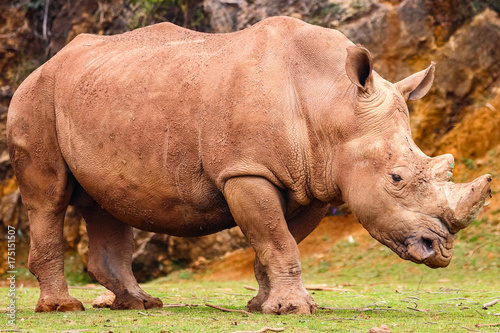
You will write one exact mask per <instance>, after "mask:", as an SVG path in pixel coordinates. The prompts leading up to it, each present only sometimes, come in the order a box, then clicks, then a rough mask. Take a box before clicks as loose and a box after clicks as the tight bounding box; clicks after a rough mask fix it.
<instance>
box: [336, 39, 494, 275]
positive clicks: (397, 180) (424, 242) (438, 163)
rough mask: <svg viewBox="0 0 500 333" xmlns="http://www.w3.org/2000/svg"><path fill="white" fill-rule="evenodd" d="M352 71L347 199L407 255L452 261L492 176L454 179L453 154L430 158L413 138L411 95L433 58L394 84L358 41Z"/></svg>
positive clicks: (422, 84)
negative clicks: (459, 234) (464, 180)
mask: <svg viewBox="0 0 500 333" xmlns="http://www.w3.org/2000/svg"><path fill="white" fill-rule="evenodd" d="M346 72H347V75H348V77H349V79H350V80H351V81H352V83H353V84H354V85H355V86H356V87H354V86H353V89H354V90H356V95H357V96H356V102H355V107H354V118H355V120H354V121H353V122H350V126H352V127H353V128H351V129H350V131H349V132H350V133H352V134H351V135H348V136H346V137H345V139H344V141H343V144H342V145H341V148H340V151H339V152H337V153H338V156H339V157H340V158H339V160H340V161H341V163H342V164H343V165H342V166H341V167H339V168H338V170H341V171H340V172H341V173H342V174H341V175H338V176H337V179H339V180H340V181H339V182H338V186H339V190H340V191H341V193H342V199H343V201H344V202H346V203H347V204H348V205H349V206H350V208H351V210H352V212H353V213H354V215H355V216H356V217H357V218H358V220H359V221H360V223H361V224H362V225H363V226H364V227H365V228H366V229H367V230H368V232H370V234H371V235H372V236H373V237H375V238H376V239H377V240H378V241H380V242H381V243H383V244H385V245H387V246H388V247H389V248H391V249H392V250H393V251H394V252H396V253H397V254H398V255H399V256H400V257H401V258H403V259H408V260H411V261H413V262H416V263H424V264H426V265H427V266H429V267H433V268H436V267H445V266H447V265H448V264H449V262H450V260H451V257H452V253H453V238H454V237H453V235H454V234H455V233H457V232H458V231H459V230H460V229H463V228H465V227H467V226H468V225H469V224H470V223H471V221H472V220H473V219H474V218H475V216H476V215H477V214H478V213H479V210H480V209H481V208H482V207H483V205H484V201H485V199H486V198H487V196H488V195H489V194H490V182H491V176H490V175H484V176H481V177H479V178H477V179H475V180H474V181H472V182H470V183H467V184H454V183H453V182H451V177H452V170H453V167H454V159H453V156H452V155H450V154H446V155H442V156H438V157H434V158H430V157H428V156H426V155H425V154H424V153H423V152H422V151H421V150H420V149H419V148H418V147H417V146H416V144H415V143H414V142H413V140H412V137H411V131H410V123H409V113H408V108H407V106H406V100H408V99H410V100H414V99H419V98H421V97H423V96H424V95H425V94H426V93H427V92H428V90H429V89H430V86H431V84H432V81H433V79H434V64H431V65H430V66H429V67H428V68H427V69H426V70H423V71H421V72H418V73H416V74H413V75H411V76H409V77H407V78H406V79H404V80H402V81H400V82H398V83H396V84H392V83H390V82H388V81H386V80H384V79H383V78H381V77H380V76H379V75H378V74H377V73H376V72H374V71H372V62H371V58H370V54H369V52H368V51H367V50H366V49H364V48H362V47H359V46H352V47H349V48H348V52H347V60H346ZM351 112H352V111H351Z"/></svg>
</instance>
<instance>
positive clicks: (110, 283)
mask: <svg viewBox="0 0 500 333" xmlns="http://www.w3.org/2000/svg"><path fill="white" fill-rule="evenodd" d="M78 208H79V211H80V212H81V214H82V215H83V218H84V219H85V221H86V223H87V233H88V236H89V263H88V270H89V274H90V275H91V276H92V277H93V278H94V279H96V280H97V281H98V282H99V283H100V284H102V285H103V286H104V287H106V288H107V289H109V290H111V291H112V292H113V293H114V294H115V295H116V297H115V300H114V301H113V303H112V304H111V306H110V308H111V309H112V310H126V309H150V308H159V307H163V303H162V301H161V300H160V299H159V298H155V297H152V296H150V295H148V294H147V293H146V292H144V291H143V290H142V289H141V287H139V284H138V283H137V280H136V279H135V277H134V274H133V273H132V254H133V246H134V239H133V233H132V227H130V226H129V225H127V224H125V223H123V222H121V221H119V220H117V219H116V218H114V217H113V216H112V215H111V214H109V213H108V212H107V211H106V210H104V209H103V208H101V207H100V206H99V205H98V204H96V203H94V204H92V205H87V206H84V207H78Z"/></svg>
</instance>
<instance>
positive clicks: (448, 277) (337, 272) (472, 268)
mask: <svg viewBox="0 0 500 333" xmlns="http://www.w3.org/2000/svg"><path fill="white" fill-rule="evenodd" d="M493 218H494V220H493V219H492V218H490V220H488V219H481V220H477V221H475V222H474V223H473V224H472V225H471V227H469V228H468V229H466V230H464V231H462V232H461V233H460V234H459V235H458V236H457V240H456V242H455V255H454V259H453V260H452V263H451V264H450V266H449V267H447V268H445V269H436V270H433V269H429V268H427V267H425V266H422V265H415V264H413V263H410V262H405V261H403V260H401V259H399V258H398V257H397V256H396V255H395V254H394V253H392V252H391V251H390V250H389V249H387V248H386V247H384V246H382V245H380V244H378V243H377V242H376V241H375V240H373V239H371V238H369V237H368V236H362V237H359V236H358V237H354V242H353V241H352V239H351V240H350V241H348V240H344V241H340V242H337V243H332V242H331V241H330V240H329V239H328V238H321V239H320V241H322V242H324V243H325V246H326V248H327V251H326V252H325V253H323V254H319V255H316V256H312V257H309V258H304V259H303V272H304V273H303V276H304V281H305V284H306V285H312V284H315V285H318V284H325V285H328V286H334V287H335V286H343V287H342V288H344V289H345V291H310V293H311V294H312V296H313V297H314V299H315V300H316V302H317V303H318V304H319V305H320V306H321V307H327V308H334V309H335V310H331V309H330V310H327V309H320V310H318V312H317V313H316V314H315V315H312V316H292V315H290V316H270V315H261V314H252V315H247V314H244V313H227V312H222V311H220V310H217V309H214V308H211V307H207V306H205V304H206V303H209V304H213V305H217V306H220V307H224V308H229V309H235V310H236V309H244V307H245V305H246V303H247V301H248V300H249V299H250V298H251V297H252V296H253V295H254V294H255V292H252V291H249V290H246V289H245V288H244V287H243V286H244V285H253V286H256V282H255V281H254V280H250V281H201V280H200V277H206V276H207V272H204V273H203V274H200V273H196V272H191V271H190V270H189V269H183V270H179V271H177V272H175V273H174V274H172V275H170V276H168V277H165V278H160V279H157V280H155V281H153V282H150V283H147V284H144V285H143V289H144V290H146V291H147V292H148V293H150V294H151V295H153V296H155V297H160V298H161V299H162V300H163V302H164V303H165V304H179V303H180V304H190V305H193V306H190V307H165V308H163V309H154V310H143V311H137V310H130V311H111V310H109V309H101V310H99V309H93V308H91V303H92V300H93V298H95V297H96V296H98V295H100V294H101V293H102V292H104V288H102V287H97V288H90V289H88V288H87V289H81V287H79V288H74V287H73V288H71V290H70V292H71V294H72V295H73V296H75V297H77V298H78V299H79V300H81V301H82V302H83V303H84V306H85V308H86V311H85V312H80V313H42V314H39V313H34V312H33V309H34V306H35V304H36V301H37V299H38V295H39V290H38V288H26V287H20V285H19V284H18V288H17V302H18V303H17V321H16V326H14V327H12V328H13V329H17V330H20V331H21V332H81V330H87V332H237V331H257V330H259V329H261V328H263V327H265V326H268V327H273V328H285V332H363V333H366V332H368V330H369V329H370V328H372V327H375V326H377V327H378V326H380V325H382V324H385V325H387V326H389V328H390V329H391V330H392V332H393V333H396V332H419V333H425V332H500V326H479V327H478V326H476V325H494V324H499V325H500V303H498V304H496V305H494V306H492V307H490V308H489V309H487V310H484V309H483V308H482V305H483V304H485V303H488V302H490V301H492V300H494V299H499V298H500V282H499V281H498V280H499V279H498V278H499V276H500V268H499V266H500V224H499V221H498V215H495V216H493ZM84 281H85V280H83V282H84ZM72 283H75V281H72ZM347 289H350V290H347ZM0 295H1V297H0V312H1V313H0V330H1V329H6V328H9V327H11V326H8V323H7V320H8V318H7V314H6V313H5V309H6V306H7V302H8V298H7V297H6V296H7V289H6V288H0ZM79 330H80V331H79Z"/></svg>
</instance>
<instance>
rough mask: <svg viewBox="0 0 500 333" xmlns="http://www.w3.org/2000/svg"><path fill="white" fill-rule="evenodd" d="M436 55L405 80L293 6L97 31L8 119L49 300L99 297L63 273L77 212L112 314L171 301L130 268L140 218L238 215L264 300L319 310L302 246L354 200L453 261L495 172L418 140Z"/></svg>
mask: <svg viewBox="0 0 500 333" xmlns="http://www.w3.org/2000/svg"><path fill="white" fill-rule="evenodd" d="M433 75H434V64H432V65H431V66H430V67H429V68H427V69H426V70H424V71H422V72H419V73H416V74H414V75H412V76H410V77H408V78H406V79H404V80H403V81H401V82H398V83H396V84H392V83H390V82H387V81H386V80H384V79H383V78H381V77H380V76H379V75H378V74H377V73H375V72H374V71H372V61H371V58H370V54H369V52H368V51H367V50H366V49H364V48H362V47H359V46H355V45H354V44H353V43H351V42H350V41H349V40H347V39H346V38H345V36H343V35H342V34H341V33H339V32H337V31H334V30H330V29H324V28H320V27H316V26H312V25H308V24H306V23H304V22H301V21H298V20H294V19H290V18H271V19H267V20H265V21H263V22H261V23H259V24H256V25H255V26H253V27H251V28H249V29H246V30H244V31H241V32H237V33H231V34H201V33H197V32H192V31H188V30H185V29H182V28H179V27H176V26H174V25H172V24H168V23H163V24H158V25H154V26H151V27H147V28H144V29H138V30H135V31H133V32H129V33H125V34H123V35H117V36H108V37H104V36H91V35H81V36H79V37H77V38H76V39H75V40H74V41H73V42H71V43H70V44H69V45H68V46H66V47H65V48H64V49H63V50H61V51H60V52H59V53H58V54H57V55H56V56H55V57H54V58H52V59H51V60H50V61H49V62H47V63H46V64H44V65H43V66H42V67H41V68H39V69H38V70H37V71H35V72H34V73H33V74H32V75H31V76H30V77H28V78H27V79H26V81H25V82H24V83H23V84H22V85H21V86H20V87H19V89H18V90H17V92H16V94H15V96H14V98H13V100H12V103H11V106H10V108H9V115H8V123H7V132H8V144H9V151H10V156H11V160H12V163H13V167H14V170H15V173H16V176H17V179H18V181H19V187H20V190H21V195H22V198H23V202H24V204H25V205H26V207H27V209H28V212H29V219H30V223H31V250H30V259H29V268H30V270H31V272H33V274H34V275H35V276H36V277H37V278H38V280H39V282H40V288H41V295H40V299H39V301H38V305H37V307H36V311H55V310H57V311H71V310H83V306H82V304H81V303H80V302H79V301H78V300H76V299H74V298H73V297H71V296H70V295H69V293H68V288H67V284H66V281H65V279H64V275H63V245H62V244H63V236H62V234H63V233H62V231H63V219H64V212H65V211H66V207H67V206H68V205H69V204H71V205H75V206H76V207H77V208H78V209H79V210H80V212H81V213H82V215H83V216H84V218H85V220H86V222H87V230H88V234H89V264H88V269H89V272H90V274H91V275H92V276H93V277H94V278H95V279H97V281H99V282H100V283H101V284H103V285H104V286H105V287H106V288H108V289H109V290H111V291H112V292H113V293H114V294H115V295H116V298H115V300H114V301H113V303H112V305H111V308H112V309H143V308H151V307H160V306H162V302H161V301H160V300H159V299H157V298H153V297H151V296H150V295H148V294H147V293H145V292H144V291H143V290H142V289H141V288H140V287H139V285H138V284H137V282H136V280H135V278H134V276H133V274H132V270H131V258H132V249H133V236H132V227H136V228H140V229H144V230H150V231H155V232H163V233H169V234H172V235H178V236H198V235H203V234H209V233H213V232H217V231H219V230H223V229H226V228H231V227H233V226H235V225H238V226H239V227H240V228H241V230H242V231H243V233H244V234H245V235H246V237H247V238H248V240H249V242H250V244H251V245H252V246H253V248H254V249H255V252H256V260H255V275H256V278H257V281H258V283H259V292H258V294H257V296H256V297H254V298H253V299H252V300H251V301H250V302H249V304H248V307H249V309H250V310H253V311H262V312H264V313H279V314H285V313H313V312H314V311H315V310H316V308H317V305H316V303H315V302H314V301H313V299H312V298H311V297H310V296H309V294H308V293H307V291H306V290H305V288H304V286H303V283H302V278H301V267H300V258H299V251H298V247H297V244H298V243H299V242H300V241H302V240H303V239H304V238H305V237H306V236H307V235H308V234H309V233H311V232H312V231H313V230H314V229H315V227H316V226H317V225H318V223H319V222H320V220H321V218H322V217H323V216H324V214H325V212H326V210H327V208H328V206H329V204H332V205H340V204H342V203H347V204H348V205H349V207H350V208H351V209H352V211H353V213H354V214H355V215H356V217H357V218H358V219H359V221H360V222H361V223H362V224H363V226H364V227H365V228H366V229H367V230H368V231H369V232H370V233H371V234H372V235H373V236H374V237H375V238H376V239H377V240H379V241H380V242H382V243H383V244H385V245H387V246H389V247H390V248H391V249H392V250H393V251H395V252H396V253H397V254H398V255H399V256H401V257H402V258H404V259H409V260H412V261H414V262H416V263H424V264H426V265H428V266H430V267H444V266H446V265H448V263H449V261H450V259H451V255H452V251H453V234H455V233H456V232H458V231H459V230H460V229H462V228H464V227H466V226H467V225H468V224H469V223H470V222H471V221H472V219H473V218H474V216H475V215H476V214H477V213H478V211H479V209H480V208H481V207H482V205H483V203H484V200H485V198H486V197H487V195H488V194H489V191H490V190H489V182H490V181H491V177H490V176H489V175H485V176H482V177H479V178H477V179H476V180H474V181H473V182H471V183H468V184H453V183H452V182H450V177H451V170H452V168H453V157H452V156H451V155H444V156H440V157H435V158H429V157H428V156H426V155H425V154H423V153H422V152H421V151H420V150H419V149H418V147H417V146H416V145H415V143H414V142H413V141H412V138H411V133H410V125H409V115H408V109H407V107H406V104H405V102H406V100H407V99H418V98H421V97H422V96H423V95H424V94H425V93H426V92H427V91H428V90H429V88H430V86H431V83H432V80H433Z"/></svg>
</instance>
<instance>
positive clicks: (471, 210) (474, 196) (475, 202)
mask: <svg viewBox="0 0 500 333" xmlns="http://www.w3.org/2000/svg"><path fill="white" fill-rule="evenodd" d="M490 183H491V176H490V175H483V176H481V177H478V178H476V179H475V180H473V181H472V182H470V183H465V184H452V183H450V184H449V185H448V186H447V187H446V188H445V190H444V192H445V196H446V200H447V205H448V209H446V213H445V214H444V216H443V219H444V220H445V222H446V224H447V225H448V228H449V229H450V232H451V233H452V234H456V233H457V232H458V231H459V230H461V229H464V228H466V227H468V226H469V225H470V224H471V222H472V221H473V220H474V218H475V217H476V216H477V214H478V213H479V211H480V210H481V208H482V207H483V206H484V202H485V200H486V198H487V197H488V196H489V195H490V194H491V191H490Z"/></svg>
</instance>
